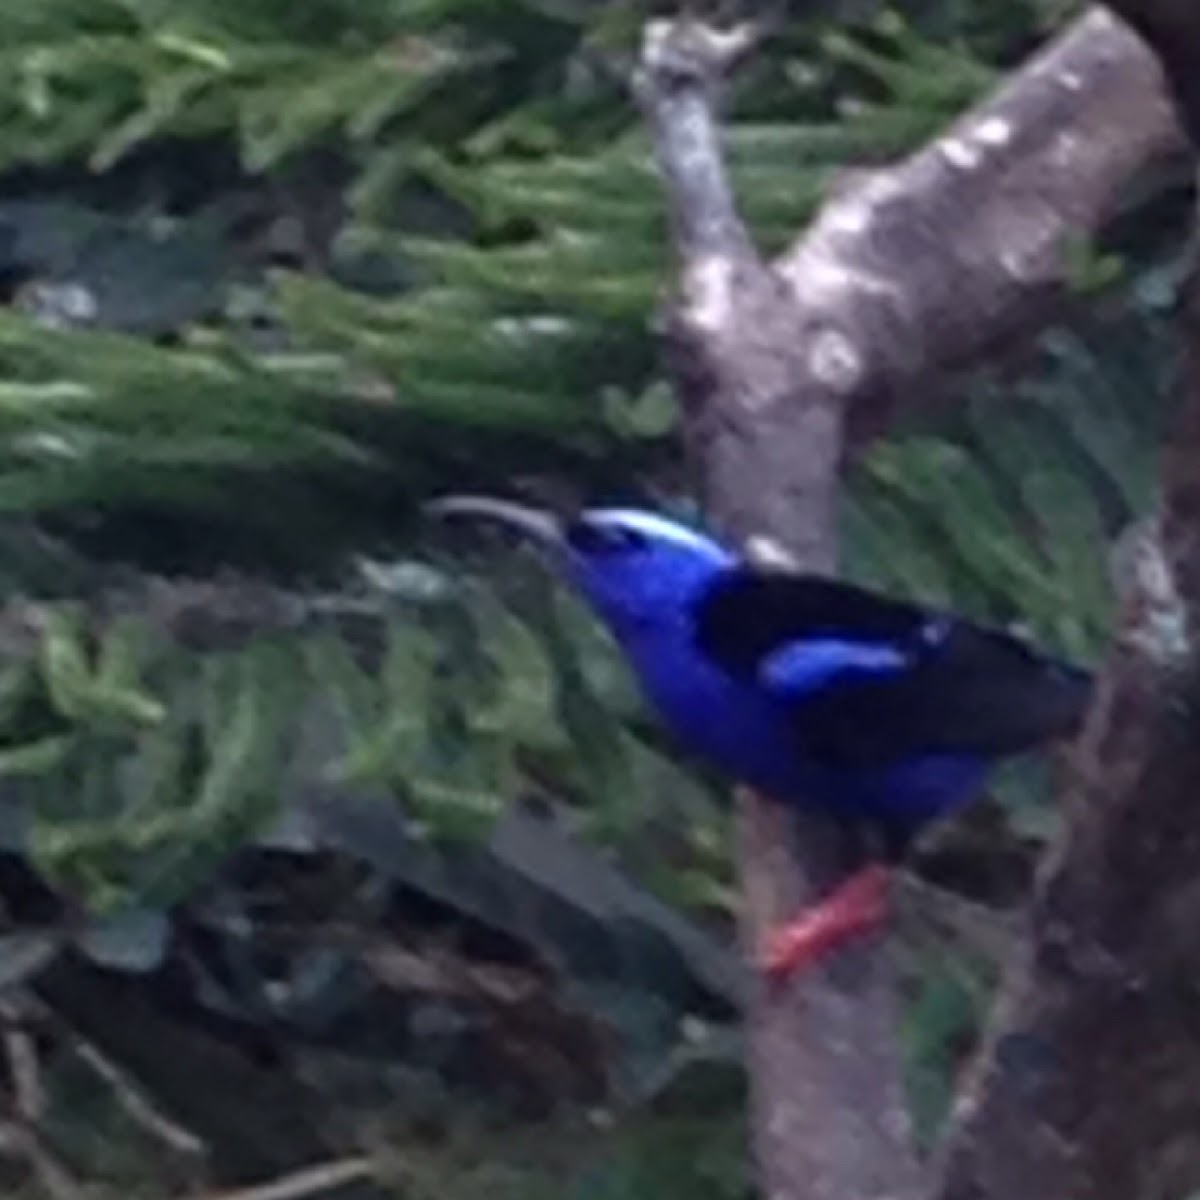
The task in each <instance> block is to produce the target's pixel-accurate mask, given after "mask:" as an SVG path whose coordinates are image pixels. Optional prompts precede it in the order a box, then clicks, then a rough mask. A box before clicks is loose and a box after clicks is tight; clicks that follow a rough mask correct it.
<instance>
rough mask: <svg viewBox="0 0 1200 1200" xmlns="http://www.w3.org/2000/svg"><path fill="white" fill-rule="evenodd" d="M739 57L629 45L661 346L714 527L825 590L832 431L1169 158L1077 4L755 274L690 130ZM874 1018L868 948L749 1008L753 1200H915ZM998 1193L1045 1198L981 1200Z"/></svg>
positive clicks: (1149, 106)
mask: <svg viewBox="0 0 1200 1200" xmlns="http://www.w3.org/2000/svg"><path fill="white" fill-rule="evenodd" d="M745 44H746V38H745V35H741V34H739V35H734V36H729V35H726V36H722V35H717V34H713V33H712V32H711V31H706V30H704V29H703V28H701V27H699V26H697V25H695V24H694V23H692V22H690V21H681V22H678V23H676V24H664V23H660V24H656V25H654V26H652V27H651V28H650V30H649V32H648V35H647V38H646V42H645V47H644V51H643V70H642V76H641V79H640V83H639V92H640V97H641V99H642V102H643V105H644V107H645V109H646V111H647V114H648V117H649V123H650V126H651V129H652V132H653V136H654V143H655V149H656V152H657V157H658V161H659V164H660V168H661V170H662V173H663V177H664V184H665V188H666V194H667V203H668V207H669V210H670V214H671V225H672V230H673V234H674V244H675V250H676V254H677V257H678V260H679V266H678V270H679V283H678V294H677V298H676V302H675V304H674V306H673V310H672V312H671V314H670V325H669V330H668V352H669V353H670V355H671V358H672V365H673V368H674V372H675V376H676V381H677V385H678V392H679V397H680V401H681V404H682V407H683V411H684V429H685V437H686V439H687V442H688V448H689V452H690V455H691V460H692V462H693V464H694V465H695V466H696V467H697V468H698V473H699V475H700V490H701V492H702V494H703V496H704V498H705V501H706V505H707V508H708V510H709V511H710V513H711V514H712V516H713V518H714V520H715V522H716V523H717V524H718V525H719V526H721V527H723V528H724V529H725V531H726V532H727V533H729V534H731V535H732V536H734V537H736V538H737V539H739V540H741V541H743V542H744V543H747V544H748V545H749V546H750V548H751V549H752V550H753V549H754V548H756V547H757V546H760V545H761V539H763V538H764V537H766V538H769V539H771V544H773V545H775V546H780V547H783V548H784V549H785V550H786V552H787V553H788V555H789V556H790V558H791V559H792V560H793V561H794V562H796V563H798V564H799V565H801V566H803V567H805V568H808V569H812V570H820V571H830V570H832V569H833V566H834V562H835V557H836V555H835V538H834V511H835V503H836V489H837V482H838V471H839V464H840V461H841V458H842V447H843V420H844V419H845V418H846V416H847V415H849V417H851V418H852V419H853V420H854V422H855V424H856V426H857V427H858V429H859V431H860V432H862V431H863V430H866V431H868V432H873V431H874V430H877V429H879V428H880V427H881V426H882V425H883V424H884V422H885V421H886V418H887V417H888V415H889V414H890V413H891V411H892V409H893V408H894V407H895V405H896V403H897V402H898V401H899V399H900V398H901V397H902V396H911V395H919V394H922V393H923V392H925V391H926V390H927V389H928V388H929V386H930V383H931V381H934V380H936V379H937V378H938V377H939V376H941V375H942V374H944V373H945V372H947V371H950V370H952V369H954V368H957V367H961V366H964V365H966V364H967V363H969V362H971V361H974V360H976V359H977V358H979V357H980V356H982V355H983V354H984V353H986V352H987V351H988V350H990V349H992V348H994V347H995V346H996V344H997V343H998V342H1001V341H1003V340H1005V339H1007V338H1009V337H1011V336H1012V335H1013V334H1014V333H1017V332H1024V331H1027V330H1028V329H1029V328H1030V326H1031V323H1032V322H1031V318H1032V320H1040V319H1042V318H1044V317H1045V316H1046V315H1047V313H1048V312H1049V310H1050V306H1051V305H1052V303H1053V301H1054V300H1055V299H1057V298H1058V297H1060V296H1061V295H1062V293H1063V290H1064V284H1065V282H1066V279H1067V276H1068V262H1069V258H1070V254H1069V250H1070V247H1071V244H1072V242H1073V241H1074V240H1075V239H1077V238H1079V237H1081V236H1085V235H1086V234H1088V233H1089V232H1092V231H1095V230H1096V229H1097V228H1099V226H1100V225H1101V224H1102V223H1103V221H1104V220H1105V219H1106V218H1108V217H1109V216H1111V215H1112V214H1113V213H1114V211H1115V209H1116V208H1117V206H1118V204H1119V202H1120V199H1121V197H1122V195H1123V194H1125V191H1126V189H1127V188H1128V186H1129V184H1130V181H1131V180H1132V179H1133V178H1134V177H1135V176H1136V175H1138V174H1139V173H1143V172H1145V171H1147V170H1148V169H1149V168H1151V167H1152V166H1153V165H1155V164H1156V163H1158V162H1160V161H1161V160H1162V159H1163V158H1164V157H1165V156H1168V155H1170V154H1172V153H1175V152H1178V151H1179V149H1180V148H1181V147H1182V144H1183V143H1182V140H1181V138H1180V136H1179V131H1178V128H1177V126H1176V124H1175V122H1174V120H1173V115H1172V111H1171V107H1170V103H1169V101H1168V99H1167V97H1166V95H1165V93H1164V90H1163V86H1162V78H1161V74H1160V72H1159V70H1158V68H1157V66H1156V64H1155V62H1154V59H1153V57H1152V56H1151V55H1149V54H1148V53H1147V52H1146V50H1145V47H1144V46H1143V45H1142V44H1141V42H1140V41H1139V40H1138V39H1137V38H1136V37H1135V36H1134V35H1133V34H1132V33H1131V32H1130V31H1129V30H1128V29H1127V28H1126V27H1125V26H1123V25H1122V24H1120V23H1119V22H1117V21H1115V20H1113V19H1112V18H1111V17H1109V16H1107V15H1106V14H1105V13H1103V12H1100V11H1093V12H1090V13H1089V14H1087V15H1086V16H1085V17H1084V18H1082V19H1081V20H1080V21H1079V22H1078V23H1077V24H1076V25H1075V26H1074V27H1072V29H1070V30H1068V32H1067V33H1066V34H1065V35H1064V36H1063V37H1061V38H1060V39H1058V40H1057V41H1056V42H1054V43H1052V44H1051V45H1050V46H1049V47H1048V48H1047V49H1046V50H1045V51H1044V52H1043V53H1042V54H1040V55H1039V56H1037V57H1036V58H1035V59H1034V60H1033V61H1032V62H1031V63H1030V64H1029V65H1028V66H1027V67H1025V68H1024V69H1022V70H1020V71H1018V72H1017V73H1016V74H1015V75H1014V76H1013V77H1012V79H1011V80H1010V82H1009V83H1008V84H1007V85H1006V86H1005V87H1003V88H1002V89H1000V91H999V92H998V93H997V94H996V95H995V96H994V97H993V98H991V99H990V100H988V101H987V102H985V103H984V104H983V105H982V106H980V107H979V108H978V109H977V110H976V111H975V112H973V113H971V114H969V115H968V116H967V117H965V118H964V119H963V120H962V121H960V122H959V123H958V124H957V125H956V126H955V127H954V128H953V129H951V130H950V131H949V132H948V133H947V134H946V135H944V136H943V137H941V138H938V139H936V140H935V141H934V142H933V143H932V144H931V145H930V146H929V147H927V148H926V149H924V150H922V151H921V152H919V153H918V154H916V155H914V156H912V157H911V158H910V159H908V160H906V161H904V162H902V163H900V164H898V165H897V166H895V167H893V168H890V169H888V170H884V171H880V172H877V173H875V174H873V175H871V176H869V177H868V178H867V179H866V180H865V181H864V182H861V183H859V184H857V185H856V186H854V187H853V188H851V189H848V190H847V191H845V192H843V193H842V194H841V195H838V196H835V197H833V198H831V199H830V201H829V202H828V203H827V205H826V206H825V208H824V209H823V210H822V212H821V214H820V215H819V217H818V218H817V220H816V221H815V222H814V223H813V225H812V227H811V228H810V229H809V230H808V231H807V232H806V233H805V234H804V236H803V237H802V238H801V239H800V240H799V241H798V242H797V244H796V245H795V246H794V247H793V248H792V249H791V250H789V251H788V252H787V253H786V254H784V255H783V256H782V257H781V258H780V260H779V261H778V262H776V263H767V262H765V261H764V260H763V259H762V258H761V257H760V256H759V255H758V254H757V253H756V252H755V250H754V247H753V244H752V241H751V239H750V237H749V235H748V234H747V232H746V231H745V229H744V228H743V226H742V224H741V223H740V221H739V219H738V216H737V213H736V210H735V208H734V205H733V202H732V199H731V194H730V190H729V187H728V183H727V181H726V177H725V172H724V168H723V163H722V160H721V157H720V148H719V138H718V134H717V129H716V118H715V114H714V103H715V96H716V93H717V91H718V88H719V79H720V75H721V72H722V71H723V70H724V69H725V68H726V67H727V66H728V64H729V60H730V58H731V57H732V55H733V54H735V53H741V52H742V51H743V50H744V48H745ZM791 832H792V831H791V829H790V826H789V824H788V821H787V818H786V817H785V815H784V814H783V813H782V812H781V811H780V810H779V809H778V808H777V807H776V806H773V805H770V804H769V803H766V802H762V801H756V800H755V799H753V798H749V797H747V798H744V799H743V802H742V837H741V848H740V862H741V871H742V878H743V888H744V892H745V897H746V902H745V905H744V909H745V912H744V915H743V934H744V937H745V939H746V942H747V945H748V946H749V947H750V948H751V949H753V948H754V947H755V946H756V945H757V944H758V940H759V938H760V936H761V933H762V931H763V928H764V925H765V924H766V923H769V922H770V921H772V920H774V919H777V918H778V916H779V915H780V914H781V913H784V912H786V911H788V910H790V909H791V908H793V907H794V905H795V904H796V902H797V900H798V898H800V897H801V896H803V895H810V894H811V893H812V892H813V890H814V889H815V888H816V887H818V886H819V885H821V884H822V883H824V882H825V881H826V879H827V876H828V873H829V869H830V867H829V864H830V861H831V836H830V833H829V831H828V830H826V829H823V828H821V827H819V825H818V823H817V821H816V819H815V818H812V819H807V818H806V820H805V828H804V830H803V838H802V841H801V844H800V846H799V847H798V852H797V854H796V855H794V856H793V855H792V854H791V853H789V852H788V844H789V840H790V839H789V835H790V833H791ZM894 1002H895V996H894V989H893V987H892V985H891V977H890V974H889V972H888V970H887V969H886V967H885V964H884V963H883V961H882V959H881V956H880V954H879V952H878V950H877V949H872V948H870V947H866V948H863V949H860V950H858V951H856V952H854V953H850V954H847V955H845V956H844V957H842V958H839V960H838V962H837V963H836V964H833V965H832V966H831V967H830V968H829V969H827V970H825V971H823V972H817V973H813V974H810V975H807V976H805V978H804V979H803V980H801V981H797V982H795V983H793V984H792V985H790V986H789V987H787V988H785V989H783V990H782V991H781V992H780V993H778V994H776V993H770V994H768V993H767V992H765V991H762V990H760V991H759V992H758V993H757V994H756V995H755V996H754V997H752V999H751V1004H750V1011H749V1015H748V1044H749V1057H750V1062H749V1067H750V1075H751V1086H752V1126H753V1130H754V1139H755V1152H756V1156H757V1160H758V1166H759V1171H760V1175H761V1180H762V1185H763V1191H764V1194H765V1195H767V1196H768V1197H771V1198H772V1200H801V1198H803V1200H883V1198H884V1197H889V1198H902V1200H906V1198H908V1197H911V1196H915V1195H917V1194H918V1192H919V1190H920V1187H919V1180H918V1172H917V1168H916V1165H915V1161H914V1158H913V1154H912V1151H911V1149H910V1145H909V1138H908V1121H907V1115H906V1109H905V1105H904V1102H903V1094H902V1088H901V1083H900V1072H899V1066H898V1061H897V1051H896V1039H895V1035H894V1022H893V1016H894V1011H893V1006H894ZM1010 1149H1011V1148H1010ZM963 1194H964V1195H965V1194H967V1193H963ZM1020 1194H1029V1195H1062V1196H1066V1195H1068V1194H1071V1193H1069V1192H1064V1191H1057V1192H1056V1191H1053V1190H1051V1191H1047V1190H1045V1189H1034V1190H1033V1191H1031V1192H1025V1193H1021V1192H1012V1193H1010V1195H1009V1197H1006V1200H1011V1196H1014V1195H1020ZM1135 1194H1136V1193H1133V1192H1128V1193H1125V1200H1129V1198H1130V1197H1132V1196H1133V1195H1135Z"/></svg>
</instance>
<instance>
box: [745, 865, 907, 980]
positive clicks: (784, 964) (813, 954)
mask: <svg viewBox="0 0 1200 1200" xmlns="http://www.w3.org/2000/svg"><path fill="white" fill-rule="evenodd" d="M887 901H888V870H887V868H886V867H884V866H881V865H880V864H878V863H875V864H872V865H871V866H869V867H864V868H863V869H862V870H861V871H857V872H856V873H855V874H853V875H851V876H850V878H849V879H847V880H846V881H845V882H844V883H842V884H840V885H839V886H838V887H837V888H836V889H834V891H832V892H830V894H829V895H828V896H826V897H825V898H824V899H823V900H820V901H818V902H817V903H816V904H814V905H813V906H812V907H811V908H806V909H804V911H803V912H801V913H799V914H798V915H797V916H796V917H795V918H793V919H792V920H791V921H789V922H788V923H787V924H786V925H780V926H779V927H778V928H776V929H774V930H772V931H771V933H770V934H769V935H768V937H767V941H766V945H765V946H764V947H763V950H762V953H761V956H760V964H761V966H762V969H763V970H764V971H765V972H766V974H767V976H768V977H769V978H771V979H774V980H780V981H781V980H784V979H786V978H787V977H788V976H790V975H792V974H793V973H794V972H796V971H798V970H802V969H804V968H806V967H809V966H812V965H813V964H814V963H817V962H819V961H820V960H821V959H822V958H824V957H825V956H826V955H827V954H829V953H830V952H831V951H833V950H836V949H837V948H838V947H839V946H841V945H842V943H843V942H846V941H849V940H851V939H852V938H854V937H857V936H858V935H860V934H863V933H869V932H870V931H871V930H873V929H877V928H878V927H879V926H880V925H881V924H882V923H883V922H884V920H885V918H886V917H887V911H888V902H887Z"/></svg>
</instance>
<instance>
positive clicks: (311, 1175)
mask: <svg viewBox="0 0 1200 1200" xmlns="http://www.w3.org/2000/svg"><path fill="white" fill-rule="evenodd" d="M373 1174H374V1164H373V1163H372V1161H371V1159H370V1158H368V1157H367V1156H366V1155H359V1156H357V1157H354V1158H341V1159H338V1160H336V1161H335V1162H328V1163H321V1164H320V1165H318V1166H315V1167H305V1168H303V1169H302V1170H300V1171H293V1172H292V1173H291V1174H288V1175H283V1176H280V1178H278V1179H272V1180H271V1181H270V1182H269V1183H258V1184H255V1185H253V1186H252V1187H246V1188H236V1189H234V1190H233V1191H224V1192H207V1193H205V1194H204V1195H203V1196H198V1197H196V1200H301V1198H302V1197H304V1196H315V1195H317V1194H319V1193H320V1192H327V1191H331V1190H332V1189H333V1188H338V1187H344V1186H345V1185H346V1184H348V1183H355V1182H357V1181H358V1180H360V1179H369V1178H370V1177H371V1176H372V1175H373Z"/></svg>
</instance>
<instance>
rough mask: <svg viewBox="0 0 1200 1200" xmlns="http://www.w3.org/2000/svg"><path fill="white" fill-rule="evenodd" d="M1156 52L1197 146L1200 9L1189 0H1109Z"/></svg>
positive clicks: (1199, 127) (1199, 134)
mask: <svg viewBox="0 0 1200 1200" xmlns="http://www.w3.org/2000/svg"><path fill="white" fill-rule="evenodd" d="M1108 7H1109V8H1111V9H1112V10H1113V12H1115V13H1117V14H1118V15H1119V16H1121V17H1123V18H1124V19H1125V20H1126V21H1127V22H1128V23H1129V24H1130V25H1132V26H1133V28H1134V29H1136V30H1137V31H1138V33H1139V34H1141V36H1142V37H1143V38H1144V39H1145V40H1146V42H1147V43H1148V44H1149V46H1150V48H1151V49H1152V50H1153V51H1154V52H1155V54H1157V55H1158V60H1159V62H1160V63H1161V64H1162V68H1163V71H1164V72H1165V73H1166V76H1167V79H1168V80H1169V82H1170V85H1171V90H1172V92H1173V94H1174V97H1175V103H1176V105H1177V107H1178V109H1179V114H1180V117H1181V118H1182V121H1183V126H1184V128H1185V129H1186V130H1187V131H1188V136H1189V137H1190V138H1191V140H1192V144H1193V145H1196V146H1200V8H1198V7H1197V6H1196V5H1195V4H1193V3H1192V2H1191V0H1109V3H1108Z"/></svg>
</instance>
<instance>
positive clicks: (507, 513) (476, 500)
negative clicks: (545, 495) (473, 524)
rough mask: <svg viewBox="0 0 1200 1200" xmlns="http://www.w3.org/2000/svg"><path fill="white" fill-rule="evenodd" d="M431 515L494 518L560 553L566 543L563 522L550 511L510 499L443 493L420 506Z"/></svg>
mask: <svg viewBox="0 0 1200 1200" xmlns="http://www.w3.org/2000/svg"><path fill="white" fill-rule="evenodd" d="M423 509H424V511H425V512H426V513H428V514H429V515H430V516H432V517H437V518H446V517H449V518H456V517H466V518H468V519H478V520H484V521H496V522H497V523H499V524H500V525H503V526H505V527H506V528H508V529H512V530H514V531H515V532H516V533H518V534H520V535H521V536H522V537H526V538H528V539H529V540H530V541H531V542H533V543H534V545H536V546H537V547H538V548H539V549H542V550H549V551H552V552H554V553H556V554H557V553H561V552H562V551H563V549H564V547H565V543H564V541H563V524H562V522H561V521H560V520H559V519H558V517H556V516H555V515H554V514H553V513H549V512H546V511H545V510H544V509H540V508H533V507H532V506H530V505H527V504H518V503H517V502H516V501H513V500H499V499H496V498H494V497H492V496H444V497H442V498H441V499H440V500H433V501H430V503H428V504H426V505H424V506H423Z"/></svg>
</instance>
